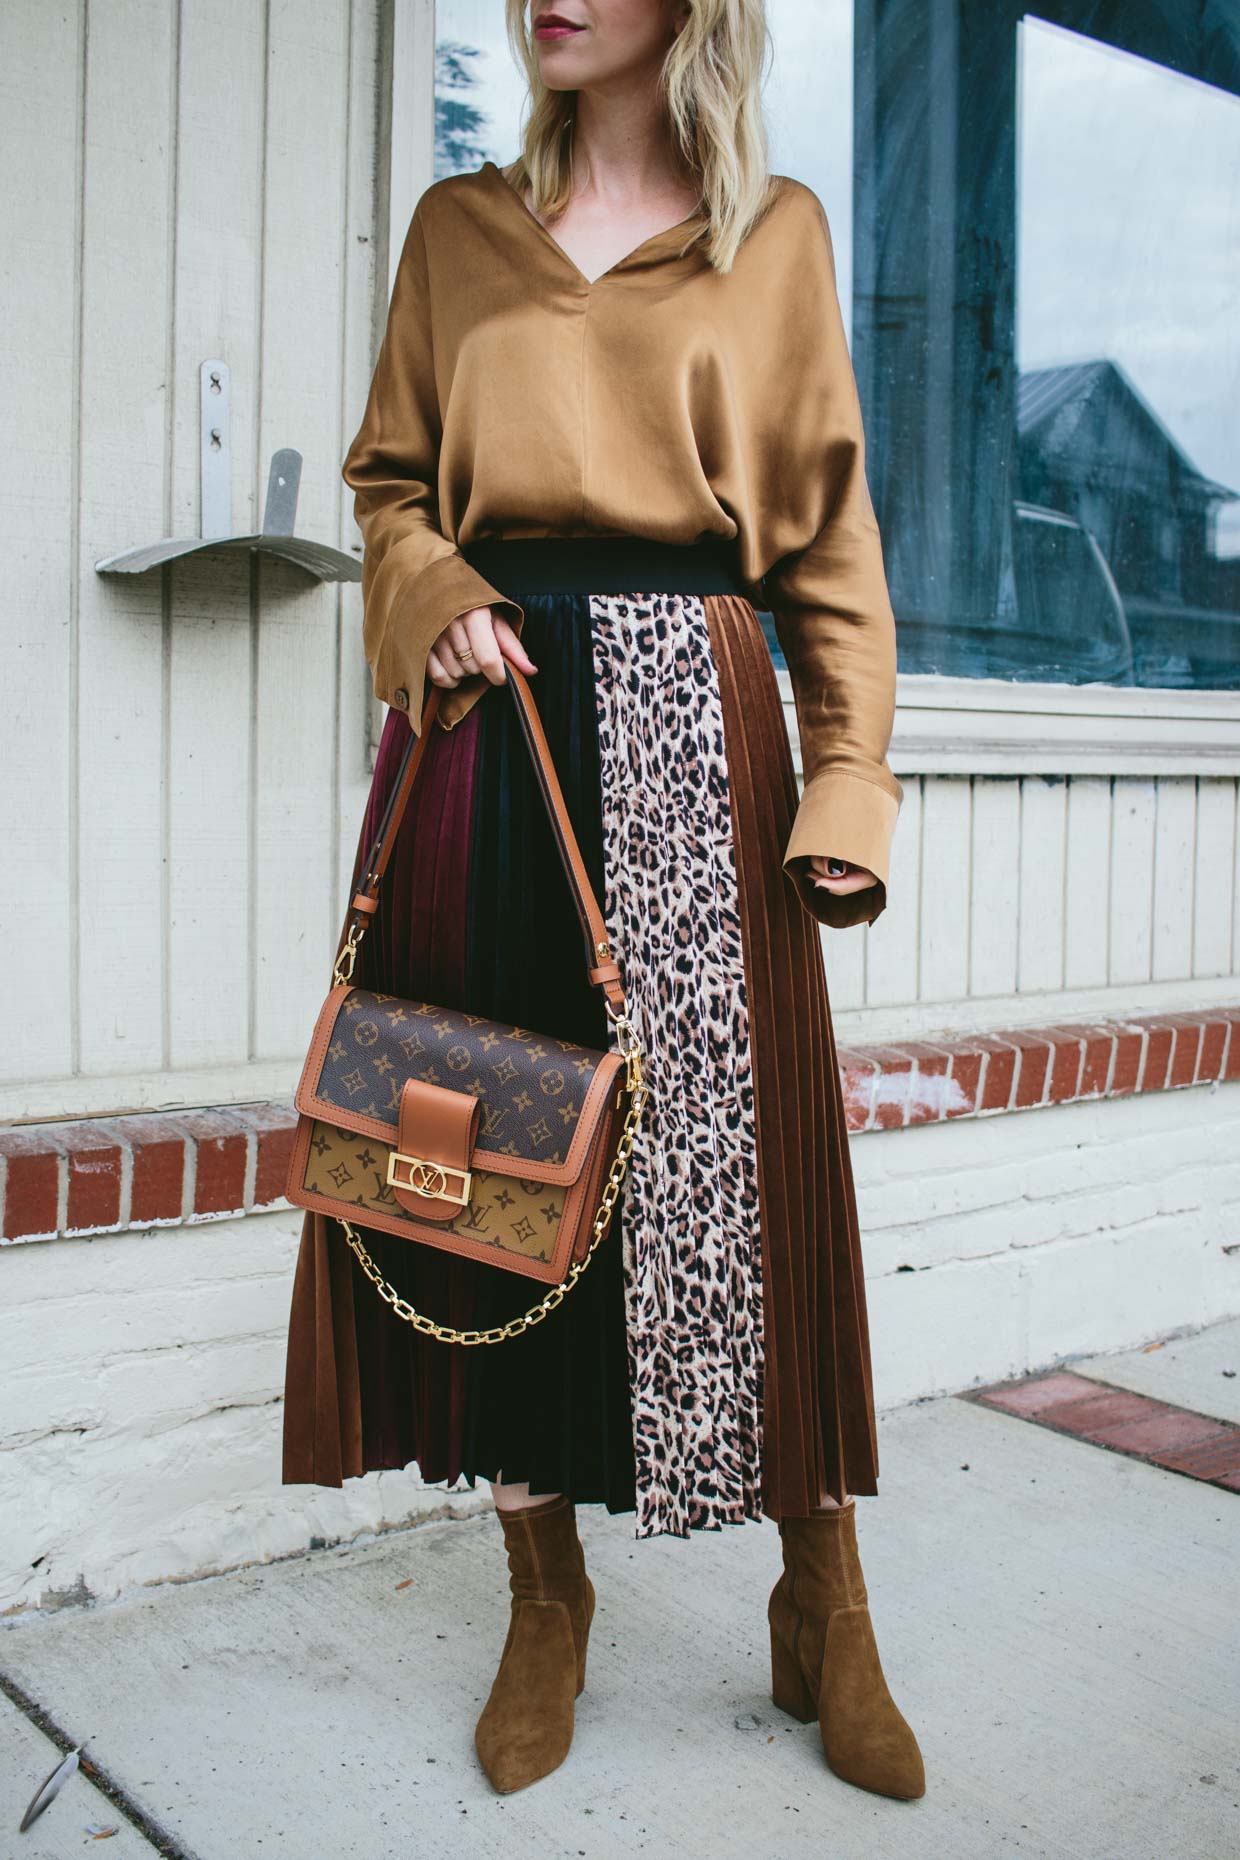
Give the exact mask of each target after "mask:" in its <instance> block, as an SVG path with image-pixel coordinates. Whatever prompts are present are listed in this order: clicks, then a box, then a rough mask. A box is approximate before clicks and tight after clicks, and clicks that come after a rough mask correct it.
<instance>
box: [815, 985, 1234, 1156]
mask: <svg viewBox="0 0 1240 1860" xmlns="http://www.w3.org/2000/svg"><path fill="white" fill-rule="evenodd" d="M839 1061H840V1072H841V1075H842V1077H843V1081H844V1101H845V1105H846V1108H847V1113H848V1128H849V1130H850V1131H860V1130H899V1129H904V1128H906V1127H907V1126H909V1125H911V1124H933V1123H940V1122H945V1121H946V1120H947V1119H949V1118H956V1117H984V1116H988V1115H991V1114H993V1113H998V1112H1001V1111H1026V1110H1034V1109H1036V1108H1037V1107H1039V1106H1042V1105H1048V1104H1074V1103H1077V1102H1079V1101H1081V1100H1083V1099H1090V1098H1124V1097H1131V1096H1132V1095H1133V1094H1134V1093H1136V1092H1147V1091H1171V1090H1175V1089H1178V1088H1179V1087H1180V1086H1182V1085H1212V1084H1215V1083H1217V1082H1218V1081H1219V1080H1222V1079H1240V1007H1224V1008H1219V1007H1216V1008H1203V1009H1202V1010H1201V1011H1200V1012H1198V1013H1183V1014H1135V1015H1133V1016H1131V1017H1130V1018H1128V1019H1124V1020H1118V1019H1116V1020H1096V1021H1065V1022H1055V1023H1053V1024H1051V1025H1047V1026H1044V1027H1016V1028H1012V1029H1011V1030H1009V1031H1002V1032H998V1033H985V1034H982V1033H977V1034H962V1035H959V1036H948V1037H946V1038H941V1039H929V1040H910V1041H902V1042H898V1043H896V1044H894V1045H882V1046H849V1047H842V1048H841V1049H840V1052H839Z"/></svg>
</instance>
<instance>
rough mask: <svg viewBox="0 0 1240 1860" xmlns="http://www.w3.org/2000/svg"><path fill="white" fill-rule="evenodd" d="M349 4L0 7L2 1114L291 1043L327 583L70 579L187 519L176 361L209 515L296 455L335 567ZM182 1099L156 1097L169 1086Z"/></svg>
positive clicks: (233, 569) (325, 886)
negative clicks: (214, 499) (224, 382)
mask: <svg viewBox="0 0 1240 1860" xmlns="http://www.w3.org/2000/svg"><path fill="white" fill-rule="evenodd" d="M381 14H382V0H304V4H302V5H299V6H297V7H278V6H273V5H271V4H270V0H195V4H194V5H192V6H190V5H187V4H184V0H182V3H181V4H179V5H178V4H176V3H175V0H80V3H79V4H78V5H73V4H70V5H67V6H60V7H47V6H39V5H35V4H33V0H17V3H16V4H13V5H10V6H6V7H4V8H2V9H0V139H2V140H0V147H2V148H3V153H4V171H5V182H6V185H5V189H4V198H3V205H2V206H0V214H2V215H3V227H2V230H3V242H2V251H3V256H2V257H0V400H2V401H3V404H4V406H5V410H6V421H5V424H6V431H7V435H8V438H9V443H8V444H6V446H5V447H4V448H3V451H2V453H0V528H2V533H3V536H4V539H5V555H6V572H5V593H6V602H5V610H6V611H5V618H4V623H3V627H2V628H0V681H2V683H3V688H4V693H5V711H6V742H5V763H6V772H7V774H8V777H9V792H8V796H7V803H8V804H7V805H6V808H5V815H6V833H7V843H6V859H5V866H6V868H7V870H6V879H5V883H4V885H3V887H2V893H3V895H2V898H0V936H2V937H3V948H4V951H5V967H6V972H7V973H8V974H9V975H10V977H12V976H15V975H16V976H20V978H21V987H20V989H18V990H12V989H10V990H6V991H5V992H6V1011H5V1026H4V1038H3V1039H2V1040H0V1082H2V1083H3V1084H4V1085H5V1086H6V1091H5V1100H4V1113H3V1114H4V1115H53V1114H56V1113H58V1112H61V1111H63V1110H72V1109H74V1108H76V1106H77V1104H78V1103H79V1102H80V1103H83V1104H92V1103H93V1102H94V1100H93V1099H92V1097H91V1093H90V1091H89V1090H88V1089H86V1088H85V1087H84V1085H83V1081H90V1080H94V1081H99V1082H105V1081H106V1082H110V1081H112V1080H116V1081H117V1090H116V1092H115V1094H111V1095H105V1096H104V1099H103V1104H104V1106H105V1107H109V1106H113V1105H121V1104H126V1103H138V1102H158V1101H166V1102H176V1101H177V1100H178V1098H180V1097H182V1096H184V1095H185V1094H184V1093H183V1091H182V1089H181V1083H182V1082H183V1081H185V1080H187V1079H189V1078H190V1077H191V1076H196V1077H197V1078H199V1079H201V1078H203V1077H205V1076H206V1075H208V1074H209V1075H210V1078H211V1080H212V1081H213V1082H214V1083H215V1084H217V1085H218V1086H219V1087H220V1091H219V1095H220V1096H224V1097H226V1096H230V1095H231V1096H239V1097H244V1096H245V1095H246V1081H247V1077H249V1076H251V1075H252V1074H254V1070H255V1066H256V1063H257V1064H258V1065H260V1066H261V1064H262V1063H263V1062H270V1061H280V1060H282V1059H288V1058H291V1057H292V1056H294V1055H296V1053H297V1051H298V1049H299V1047H302V1046H304V1042H305V1040H306V1038H307V1036H308V1032H309V1026H310V1023H311V1020H312V1017H313V1013H314V1010H315V1006H316V1004H317V1002H318V1001H319V999H320V998H321V995H322V991H323V988H324V986H325V984H326V981H327V977H328V967H329V963H330V957H331V951H332V948H333V947H334V941H335V936H336V931H337V929H338V927H339V926H338V920H339V913H340V911H341V909H342V906H343V890H342V884H343V880H342V877H341V874H342V873H343V872H346V870H347V866H348V864H349V862H350V860H351V857H352V850H353V839H354V836H355V835H356V832H357V823H358V820H359V819H360V814H361V808H362V805H363V801H364V796H365V788H366V782H367V780H368V763H367V729H368V714H367V692H368V680H367V676H366V669H365V665H364V663H363V662H362V659H361V652H360V639H361V608H360V600H359V599H358V591H357V590H356V589H354V588H348V589H343V590H342V589H341V588H340V587H339V586H338V585H336V584H326V585H320V584H317V583H314V582H312V581H310V580H309V578H308V577H306V576H304V575H302V574H300V573H299V572H297V571H296V570H293V569H292V568H289V567H287V566H286V565H283V564H278V563H271V562H269V561H263V562H262V563H261V566H260V565H259V563H258V562H257V561H256V562H254V563H253V564H252V563H251V562H250V561H248V560H243V559H219V560H214V561H205V560H202V559H191V560H190V561H188V562H184V563H182V564H180V565H178V566H177V567H175V568H173V569H172V570H171V571H167V572H166V573H165V576H164V577H163V578H162V579H161V577H160V575H159V574H158V573H155V574H151V575H146V576H140V577H139V576H135V577H128V576H125V577H100V576H98V575H97V574H96V573H95V569H94V564H95V562H96V561H97V560H98V559H99V558H101V557H102V556H105V555H111V554H113V553H115V552H117V551H118V550H121V549H124V548H127V547H130V546H132V545H134V544H137V543H144V542H151V541H154V540H156V539H157V538H159V537H160V536H164V535H183V534H192V533H194V532H195V531H196V530H197V529H198V525H199V487H198V474H199V463H198V460H199V417H198V368H199V364H200V363H201V362H202V361H203V360H204V359H206V358H208V357H213V356H221V357H223V358H224V359H225V360H226V361H227V362H228V364H229V367H230V370H231V389H232V422H231V425H232V467H233V470H232V519H233V527H234V529H235V530H236V531H246V530H251V529H256V528H257V527H258V525H259V522H260V520H261V515H262V505H263V498H264V495H265V490H266V478H267V468H268V464H269V462H270V457H271V453H272V451H273V450H274V449H275V448H276V447H278V446H283V445H291V446H295V447H296V448H297V449H298V450H299V451H300V452H302V454H303V455H304V461H305V463H304V467H303V474H302V483H301V498H300V506H299V515H298V529H299V531H300V532H301V533H303V534H306V535H310V536H314V537H316V538H318V539H321V540H324V541H328V542H332V543H336V544H337V545H338V546H340V547H343V548H346V549H349V548H353V547H354V545H355V544H356V540H357V536H356V530H355V528H354V526H353V522H352V500H351V498H350V497H349V496H348V493H347V489H346V487H344V485H343V484H342V482H341V480H340V475H339V472H340V461H341V459H342V457H343V454H344V449H345V446H346V444H347V442H348V439H349V438H350V437H351V435H352V432H353V430H354V429H355V426H356V422H357V420H358V419H359V418H360V415H361V408H362V404H363V400H364V396H365V392H366V386H367V383H368V380H369V374H370V369H371V366H372V364H373V354H374V347H373V345H374V336H375V276H376V269H375V268H376V263H377V262H379V263H382V262H384V261H385V255H386V228H385V227H381V226H380V225H379V218H380V216H381V214H382V213H383V211H384V210H385V203H386V192H385V190H384V189H383V188H382V187H380V186H378V185H377V174H378V169H379V166H380V163H381V160H382V159H384V156H383V154H382V151H381V150H380V149H379V148H378V147H377V132H378V125H379V122H380V110H379V107H378V102H377V98H378V93H379V88H380V86H381V84H382V83H383V82H385V81H386V73H385V72H384V71H382V70H381V69H380V59H379V46H380V17H381ZM193 1095H194V1094H193V1090H192V1089H191V1090H190V1091H189V1096H190V1097H191V1099H192V1097H193Z"/></svg>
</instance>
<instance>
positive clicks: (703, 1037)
mask: <svg viewBox="0 0 1240 1860" xmlns="http://www.w3.org/2000/svg"><path fill="white" fill-rule="evenodd" d="M590 621H591V638H592V646H593V656H594V678H595V702H596V709H597V716H598V738H599V758H600V770H601V777H602V814H603V822H602V824H603V852H604V866H605V886H604V890H605V898H604V903H603V915H604V917H605V919H606V923H607V930H608V934H609V935H610V936H611V937H612V938H613V939H614V942H615V947H616V950H617V953H618V956H619V960H620V962H621V964H622V967H623V972H624V976H625V982H626V993H627V1000H628V1006H629V1014H630V1017H631V1019H632V1021H633V1024H634V1026H635V1028H636V1029H637V1033H638V1036H639V1038H640V1041H641V1045H642V1050H643V1053H644V1054H645V1056H646V1067H647V1077H648V1079H649V1081H650V1085H651V1088H652V1093H653V1096H652V1098H651V1099H650V1101H649V1103H648V1106H647V1111H646V1116H645V1117H644V1118H643V1120H642V1126H641V1128H640V1130H639V1132H638V1135H637V1138H636V1140H635V1142H634V1146H633V1153H632V1157H631V1160H630V1164H629V1172H628V1175H627V1177H626V1179H625V1184H624V1189H623V1191H622V1193H623V1200H622V1204H621V1211H622V1219H621V1231H622V1234H623V1254H624V1259H623V1264H624V1278H625V1301H626V1308H625V1318H626V1325H627V1333H628V1348H629V1369H630V1382H631V1389H632V1397H633V1435H634V1449H635V1456H636V1466H637V1525H636V1535H637V1536H638V1537H650V1536H654V1535H656V1534H658V1533H668V1534H671V1535H674V1536H677V1537H684V1536H687V1535H688V1533H689V1532H690V1531H691V1530H714V1529H718V1528H719V1527H721V1526H722V1525H724V1524H739V1523H741V1522H743V1521H744V1520H745V1519H746V1518H755V1519H756V1518H760V1517H761V1516H762V1506H761V1491H762V1466H761V1442H762V1371H763V1353H762V1352H763V1345H762V1258H761V1236H760V1228H759V1210H758V1155H757V1131H756V1118H755V1106H754V1082H753V1070H752V1063H751V1056H750V1046H749V1018H748V1006H747V989H746V979H745V964H744V950H743V944H742V931H741V915H740V900H739V890H738V880H737V868H736V858H735V853H734V849H733V844H732V818H731V809H730V799H729V789H728V768H727V758H726V753H725V745H724V732H723V710H722V704H721V700H720V694H719V683H718V673H717V668H716V665H715V661H714V658H713V655H712V652H711V646H710V636H709V632H708V629H707V620H706V613H705V609H704V606H703V602H702V599H701V597H700V596H698V595H691V594H650V595H591V596H590Z"/></svg>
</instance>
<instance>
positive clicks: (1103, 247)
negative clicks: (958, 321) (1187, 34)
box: [1017, 20, 1240, 686]
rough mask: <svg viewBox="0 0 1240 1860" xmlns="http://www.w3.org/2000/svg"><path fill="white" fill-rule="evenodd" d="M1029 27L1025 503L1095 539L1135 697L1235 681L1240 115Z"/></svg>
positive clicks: (1022, 381)
mask: <svg viewBox="0 0 1240 1860" xmlns="http://www.w3.org/2000/svg"><path fill="white" fill-rule="evenodd" d="M1020 31H1021V43H1020V77H1021V82H1020V123H1021V138H1020V145H1019V170H1018V174H1019V180H1018V188H1019V200H1020V213H1019V222H1018V223H1019V239H1020V246H1019V294H1018V299H1017V303H1018V320H1017V329H1018V341H1017V355H1018V360H1019V363H1020V377H1019V384H1018V409H1017V423H1018V432H1019V459H1020V467H1019V475H1020V489H1021V494H1022V495H1023V496H1024V497H1027V498H1028V499H1030V500H1031V501H1032V502H1035V503H1037V504H1042V505H1049V506H1052V507H1054V508H1055V509H1058V510H1063V511H1066V512H1068V513H1070V514H1071V515H1072V516H1073V517H1075V518H1076V519H1077V520H1078V521H1079V522H1081V523H1083V524H1085V525H1086V526H1087V527H1088V529H1089V530H1090V532H1091V533H1092V535H1093V537H1094V538H1095V539H1096V542H1097V545H1098V548H1099V549H1100V551H1101V553H1102V555H1103V556H1104V557H1105V558H1106V561H1107V564H1108V565H1109V567H1110V570H1111V573H1112V575H1113V576H1114V580H1115V583H1116V585H1117V587H1118V590H1119V595H1120V599H1121V601H1122V604H1123V613H1124V617H1125V619H1126V620H1127V624H1128V632H1129V637H1130V640H1131V651H1132V661H1133V675H1134V677H1135V680H1136V682H1137V683H1138V684H1143V685H1196V686H1203V685H1204V686H1210V685H1236V684H1240V530H1238V529H1237V527H1236V514H1237V510H1238V509H1240V418H1238V417H1237V416H1238V415H1240V341H1238V339H1237V316H1236V307H1237V305H1238V304H1240V241H1238V240H1237V239H1236V236H1235V220H1236V211H1237V207H1238V206H1240V100H1238V99H1237V98H1235V97H1233V96H1229V95H1227V94H1225V93H1224V92H1222V91H1219V90H1214V89H1212V88H1211V87H1210V86H1209V85H1206V84H1201V83H1198V82H1196V81H1195V80H1193V79H1191V78H1185V77H1182V76H1180V75H1179V74H1178V73H1176V72H1173V71H1168V70H1166V69H1164V68H1163V67H1161V66H1159V65H1155V64H1151V63H1149V62H1148V61H1146V60H1145V59H1141V58H1136V57H1133V56H1132V55H1131V53H1127V52H1121V51H1116V50H1114V49H1113V48H1111V47H1109V46H1103V45H1098V44H1095V43H1094V42H1092V41H1091V40H1088V39H1084V38H1081V37H1079V36H1077V35H1076V34H1075V33H1070V32H1065V31H1063V30H1061V29H1059V28H1056V27H1053V26H1048V25H1045V24H1043V23H1042V22H1041V21H1039V20H1029V21H1026V22H1025V23H1024V24H1023V25H1022V27H1021V29H1020Z"/></svg>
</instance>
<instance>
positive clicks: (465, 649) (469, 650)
mask: <svg viewBox="0 0 1240 1860" xmlns="http://www.w3.org/2000/svg"><path fill="white" fill-rule="evenodd" d="M456 656H457V658H458V659H472V658H473V656H474V653H473V647H472V646H462V647H461V649H460V651H459V652H458V653H457V655H456Z"/></svg>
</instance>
